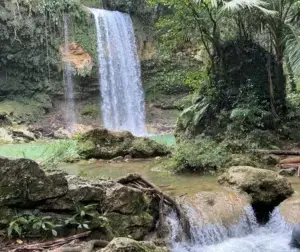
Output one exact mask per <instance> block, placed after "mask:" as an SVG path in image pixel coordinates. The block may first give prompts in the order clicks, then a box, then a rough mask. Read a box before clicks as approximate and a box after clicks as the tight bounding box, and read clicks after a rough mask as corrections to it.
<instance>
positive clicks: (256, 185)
mask: <svg viewBox="0 0 300 252" xmlns="http://www.w3.org/2000/svg"><path fill="white" fill-rule="evenodd" d="M218 182H219V183H220V184H222V185H226V186H229V187H232V188H234V189H236V190H238V191H239V192H242V193H246V194H247V195H248V196H249V197H250V203H251V205H252V206H253V208H254V210H255V212H256V217H257V219H258V221H259V222H266V221H267V220H268V219H269V214H270V212H271V211H273V209H274V207H276V206H278V205H279V204H280V203H281V202H282V201H283V200H285V199H286V198H288V197H289V196H291V195H292V194H293V192H294V191H293V189H292V187H291V184H290V183H289V182H288V180H287V179H286V178H284V177H282V176H280V175H278V174H277V173H276V172H273V171H270V170H264V169H258V168H254V167H251V166H235V167H231V168H229V169H228V171H227V172H225V173H224V174H223V175H221V176H220V177H219V179H218Z"/></svg>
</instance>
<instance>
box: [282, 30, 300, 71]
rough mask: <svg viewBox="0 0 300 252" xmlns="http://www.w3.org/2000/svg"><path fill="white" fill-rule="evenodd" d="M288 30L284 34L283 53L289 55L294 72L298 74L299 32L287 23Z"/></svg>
mask: <svg viewBox="0 0 300 252" xmlns="http://www.w3.org/2000/svg"><path fill="white" fill-rule="evenodd" d="M289 31H290V33H289V34H288V35H287V36H286V49H285V53H286V55H287V56H288V57H289V60H290V62H291V65H292V68H293V70H294V73H295V74H296V75H299V76H300V32H299V31H298V29H296V28H294V27H293V26H292V25H289Z"/></svg>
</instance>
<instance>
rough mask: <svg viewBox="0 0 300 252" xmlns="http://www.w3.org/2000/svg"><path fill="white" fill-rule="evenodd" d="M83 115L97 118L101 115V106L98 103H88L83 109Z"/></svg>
mask: <svg viewBox="0 0 300 252" xmlns="http://www.w3.org/2000/svg"><path fill="white" fill-rule="evenodd" d="M81 115H83V116H88V117H91V118H93V119H96V118H98V117H99V116H100V111H99V106H97V105H96V104H87V105H85V106H84V107H83V109H82V110H81Z"/></svg>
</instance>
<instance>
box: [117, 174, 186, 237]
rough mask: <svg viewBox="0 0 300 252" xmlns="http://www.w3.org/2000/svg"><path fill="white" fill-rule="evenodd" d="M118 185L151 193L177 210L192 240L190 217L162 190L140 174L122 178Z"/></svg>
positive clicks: (160, 218) (160, 208)
mask: <svg viewBox="0 0 300 252" xmlns="http://www.w3.org/2000/svg"><path fill="white" fill-rule="evenodd" d="M117 182H118V183H120V184H123V185H127V186H131V187H133V188H137V189H139V190H141V191H144V192H147V193H151V194H152V195H153V196H154V197H157V198H158V199H159V201H160V202H163V203H164V204H166V205H168V206H170V207H171V208H172V209H174V210H175V212H176V214H177V217H178V219H179V221H180V224H181V226H182V229H183V231H184V234H185V235H186V238H187V239H188V240H191V239H192V235H191V226H190V222H189V219H188V217H187V216H186V214H185V212H184V211H183V210H182V208H181V207H180V205H179V204H178V203H177V202H176V201H175V200H174V199H173V198H171V197H170V196H168V195H166V194H164V193H163V192H162V191H161V190H160V189H158V188H157V187H156V186H155V185H153V184H152V183H151V182H149V181H147V180H145V179H144V178H143V177H141V176H140V175H139V174H129V175H127V176H126V177H124V178H120V179H119V180H118V181H117ZM159 205H160V206H159V227H160V226H162V221H163V220H162V216H163V213H162V212H161V211H163V206H162V203H160V204H159Z"/></svg>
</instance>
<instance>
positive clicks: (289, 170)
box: [278, 168, 297, 177]
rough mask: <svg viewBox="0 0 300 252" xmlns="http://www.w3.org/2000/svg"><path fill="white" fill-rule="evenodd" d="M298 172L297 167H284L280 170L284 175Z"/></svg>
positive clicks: (291, 175) (293, 174) (289, 175)
mask: <svg viewBox="0 0 300 252" xmlns="http://www.w3.org/2000/svg"><path fill="white" fill-rule="evenodd" d="M296 173H297V169H296V168H289V169H282V170H280V171H279V172H278V174H279V175H281V176H284V177H293V176H295V174H296Z"/></svg>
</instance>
